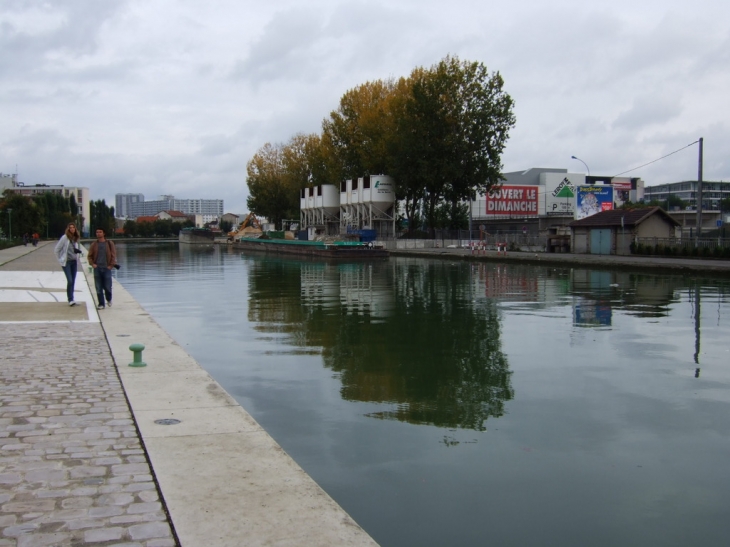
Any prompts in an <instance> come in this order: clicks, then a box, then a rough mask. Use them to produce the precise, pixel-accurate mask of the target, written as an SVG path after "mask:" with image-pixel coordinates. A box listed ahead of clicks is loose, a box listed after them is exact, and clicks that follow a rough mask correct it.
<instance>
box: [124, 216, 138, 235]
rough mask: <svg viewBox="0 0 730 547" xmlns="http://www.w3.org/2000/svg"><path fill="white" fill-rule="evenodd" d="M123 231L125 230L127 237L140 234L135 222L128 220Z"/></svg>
mask: <svg viewBox="0 0 730 547" xmlns="http://www.w3.org/2000/svg"><path fill="white" fill-rule="evenodd" d="M122 229H123V230H124V235H125V236H127V237H134V236H136V235H137V233H138V230H137V223H136V222H135V221H134V220H127V221H126V222H125V223H124V227H123V228H122Z"/></svg>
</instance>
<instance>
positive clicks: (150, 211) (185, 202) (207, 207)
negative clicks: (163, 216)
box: [127, 196, 223, 219]
mask: <svg viewBox="0 0 730 547" xmlns="http://www.w3.org/2000/svg"><path fill="white" fill-rule="evenodd" d="M162 211H180V212H181V213H185V214H186V215H203V217H206V216H208V217H210V218H211V219H213V218H216V219H217V218H220V217H221V216H222V215H223V200H222V199H175V196H161V197H160V199H157V200H153V201H140V202H137V203H130V204H129V212H128V214H127V216H128V217H129V218H137V217H150V216H154V215H156V214H157V213H161V212H162Z"/></svg>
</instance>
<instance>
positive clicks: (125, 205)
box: [114, 194, 144, 218]
mask: <svg viewBox="0 0 730 547" xmlns="http://www.w3.org/2000/svg"><path fill="white" fill-rule="evenodd" d="M143 201H144V194H116V195H115V196H114V216H116V217H117V218H128V217H129V216H130V214H129V209H130V206H131V205H132V204H133V203H140V202H143Z"/></svg>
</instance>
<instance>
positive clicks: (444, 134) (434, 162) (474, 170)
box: [389, 57, 515, 227]
mask: <svg viewBox="0 0 730 547" xmlns="http://www.w3.org/2000/svg"><path fill="white" fill-rule="evenodd" d="M409 87H410V94H409V95H407V96H406V97H405V101H404V103H403V104H401V105H400V108H399V116H398V122H397V125H396V131H397V135H396V136H395V141H394V144H393V146H394V150H395V153H393V154H392V163H391V165H390V170H389V171H390V173H392V174H393V175H394V176H395V177H396V180H398V181H399V182H398V184H399V186H400V180H401V178H402V177H403V176H406V177H408V178H409V182H410V184H408V185H407V186H406V189H407V193H408V194H410V198H411V201H412V202H417V201H419V200H420V199H423V206H424V215H425V217H426V220H427V222H428V224H429V226H431V227H434V226H435V224H436V209H437V207H438V205H439V203H440V202H441V201H442V200H445V201H447V202H449V203H451V204H452V208H453V209H454V210H456V208H457V204H458V202H460V201H462V200H467V199H473V198H474V196H475V194H476V193H477V192H481V193H487V192H489V190H490V189H491V188H493V187H494V186H497V185H499V184H500V182H501V180H502V177H501V171H502V163H501V154H502V152H503V150H504V147H505V145H506V142H507V138H508V136H509V130H510V128H511V127H513V126H514V124H515V117H514V114H513V107H514V103H513V101H512V98H511V97H510V96H509V95H508V94H507V93H506V92H505V91H504V90H503V80H502V77H501V76H500V75H499V73H492V74H490V73H489V72H488V70H487V67H486V66H484V65H483V64H482V63H476V62H467V61H460V60H459V59H458V58H457V57H446V58H445V59H443V60H442V61H440V62H439V63H438V64H436V65H434V66H433V67H431V68H430V69H428V70H424V69H420V68H419V69H416V70H414V71H413V73H412V74H411V77H410V78H409ZM402 193H403V192H402Z"/></svg>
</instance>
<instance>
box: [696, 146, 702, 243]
mask: <svg viewBox="0 0 730 547" xmlns="http://www.w3.org/2000/svg"><path fill="white" fill-rule="evenodd" d="M703 141H704V139H703V138H702V137H700V141H699V142H700V157H699V161H698V166H697V230H696V232H695V242H696V244H699V240H700V237H701V236H702V144H703Z"/></svg>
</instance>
